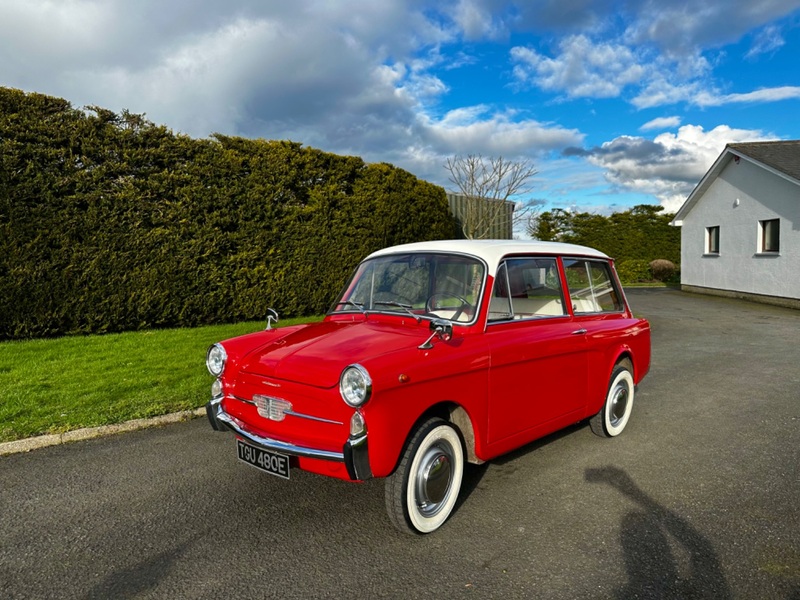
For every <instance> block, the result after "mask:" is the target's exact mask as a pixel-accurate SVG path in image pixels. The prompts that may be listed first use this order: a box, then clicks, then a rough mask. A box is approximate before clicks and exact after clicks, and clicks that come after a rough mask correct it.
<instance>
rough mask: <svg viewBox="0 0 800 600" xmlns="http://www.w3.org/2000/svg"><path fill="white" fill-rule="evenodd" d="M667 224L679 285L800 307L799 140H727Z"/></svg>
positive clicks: (692, 289) (706, 291)
mask: <svg viewBox="0 0 800 600" xmlns="http://www.w3.org/2000/svg"><path fill="white" fill-rule="evenodd" d="M672 224H673V225H677V226H679V227H681V287H682V288H683V289H685V290H687V291H693V292H700V293H707V294H717V295H724V296H731V297H739V298H747V299H750V300H757V301H761V302H768V303H771V304H780V305H784V306H792V307H795V308H800V140H794V141H785V142H753V143H741V144H728V145H727V146H726V147H725V150H724V151H723V152H722V154H721V155H720V156H719V158H718V159H717V161H716V162H715V163H714V165H713V166H712V167H711V169H710V170H709V171H708V173H706V174H705V176H704V177H703V179H701V180H700V183H699V184H697V187H695V189H694V190H693V191H692V193H691V194H690V195H689V197H688V198H687V199H686V202H684V204H683V206H681V208H680V210H678V212H677V214H676V215H675V219H674V220H673V221H672Z"/></svg>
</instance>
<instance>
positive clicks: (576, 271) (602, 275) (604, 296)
mask: <svg viewBox="0 0 800 600" xmlns="http://www.w3.org/2000/svg"><path fill="white" fill-rule="evenodd" d="M564 272H565V273H566V276H567V286H568V287H569V298H570V302H571V303H572V310H573V312H575V313H604V312H620V311H622V302H621V301H620V295H619V292H618V291H617V288H616V287H615V285H614V279H613V277H612V276H611V267H610V265H609V264H608V263H607V262H604V261H596V260H584V259H564Z"/></svg>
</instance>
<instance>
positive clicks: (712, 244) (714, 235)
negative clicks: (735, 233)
mask: <svg viewBox="0 0 800 600" xmlns="http://www.w3.org/2000/svg"><path fill="white" fill-rule="evenodd" d="M706 254H719V225H717V226H715V227H706Z"/></svg>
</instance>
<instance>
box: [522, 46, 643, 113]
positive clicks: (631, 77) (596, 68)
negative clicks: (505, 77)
mask: <svg viewBox="0 0 800 600" xmlns="http://www.w3.org/2000/svg"><path fill="white" fill-rule="evenodd" d="M511 58H512V60H513V62H514V63H515V66H514V76H515V78H516V79H517V80H518V81H519V82H521V83H528V82H530V83H534V84H536V85H537V86H538V87H540V88H542V89H544V90H549V91H555V92H565V93H566V94H567V95H568V96H570V97H572V98H579V97H592V98H612V97H616V96H619V95H620V92H621V91H622V89H623V88H624V87H625V86H628V85H631V84H637V83H638V82H640V81H641V80H642V78H643V77H644V75H645V69H644V67H643V66H641V65H640V64H639V62H638V59H637V58H636V56H635V55H634V53H633V52H632V51H631V49H630V48H628V47H626V46H622V45H619V44H610V43H594V42H592V41H591V40H590V39H589V38H588V37H586V36H585V35H575V36H570V37H567V38H564V39H563V40H562V41H561V43H560V44H559V54H558V56H557V57H555V58H549V57H547V56H544V55H542V54H540V53H538V52H537V51H536V50H534V49H532V48H526V47H521V46H517V47H514V48H512V49H511Z"/></svg>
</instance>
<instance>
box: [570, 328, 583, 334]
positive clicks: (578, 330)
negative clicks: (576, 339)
mask: <svg viewBox="0 0 800 600" xmlns="http://www.w3.org/2000/svg"><path fill="white" fill-rule="evenodd" d="M584 333H586V329H576V330H575V331H573V332H572V335H583V334H584Z"/></svg>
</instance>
